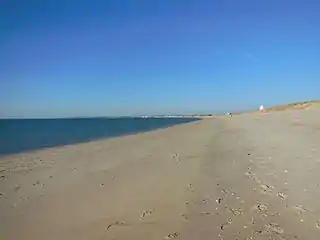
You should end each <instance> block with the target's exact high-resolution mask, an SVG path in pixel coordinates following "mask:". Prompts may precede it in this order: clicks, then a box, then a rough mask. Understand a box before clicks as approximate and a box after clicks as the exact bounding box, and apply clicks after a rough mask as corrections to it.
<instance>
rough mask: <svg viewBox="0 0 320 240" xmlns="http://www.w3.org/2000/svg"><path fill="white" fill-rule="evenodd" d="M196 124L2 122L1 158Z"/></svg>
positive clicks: (161, 120)
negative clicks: (48, 148)
mask: <svg viewBox="0 0 320 240" xmlns="http://www.w3.org/2000/svg"><path fill="white" fill-rule="evenodd" d="M196 120H197V119H194V118H74V119H0V155H8V154H14V153H21V152H25V151H30V150H36V149H40V148H45V147H55V146H62V145H67V144H74V143H81V142H88V141H92V140H97V139H103V138H110V137H116V136H123V135H128V134H133V133H138V132H145V131H150V130H154V129H158V128H165V127H169V126H172V125H175V124H181V123H187V122H191V121H196Z"/></svg>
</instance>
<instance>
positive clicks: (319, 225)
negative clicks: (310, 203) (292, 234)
mask: <svg viewBox="0 0 320 240" xmlns="http://www.w3.org/2000/svg"><path fill="white" fill-rule="evenodd" d="M316 226H317V228H319V229H320V219H319V220H318V221H317V222H316Z"/></svg>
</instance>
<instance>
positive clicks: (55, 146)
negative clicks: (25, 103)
mask: <svg viewBox="0 0 320 240" xmlns="http://www.w3.org/2000/svg"><path fill="white" fill-rule="evenodd" d="M79 119H80V118H79ZM88 119H89V120H91V119H92V120H94V119H100V118H88ZM138 119H140V118H138ZM141 119H142V118H141ZM161 119H165V118H161ZM172 119H176V118H172ZM185 119H189V120H190V121H188V122H178V123H173V124H171V125H165V126H159V127H156V128H154V129H145V130H136V131H130V132H127V133H121V134H118V135H110V136H105V137H96V138H93V139H83V140H79V139H75V140H74V142H71V143H61V144H58V143H55V144H53V145H52V146H40V147H33V148H30V149H25V150H19V151H18V150H17V151H15V152H8V153H0V161H1V158H2V157H5V156H12V155H16V154H24V153H32V152H35V151H41V150H45V149H51V148H57V147H65V146H69V145H77V144H85V143H90V142H94V141H103V140H107V139H113V138H119V137H125V136H130V135H136V134H140V133H146V132H152V131H156V130H160V129H166V128H170V127H174V126H177V125H181V124H187V123H189V122H195V121H199V120H202V119H200V118H185ZM7 120H8V119H7ZM9 120H25V119H9ZM28 120H39V121H41V120H44V119H28ZM45 120H60V119H45ZM63 120H76V119H73V118H66V119H63Z"/></svg>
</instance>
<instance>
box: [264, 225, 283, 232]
mask: <svg viewBox="0 0 320 240" xmlns="http://www.w3.org/2000/svg"><path fill="white" fill-rule="evenodd" d="M265 232H272V233H276V234H282V233H283V232H284V230H283V229H282V228H281V227H280V225H279V224H277V223H268V224H266V225H265Z"/></svg>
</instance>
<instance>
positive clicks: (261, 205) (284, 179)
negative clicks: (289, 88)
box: [0, 110, 320, 240]
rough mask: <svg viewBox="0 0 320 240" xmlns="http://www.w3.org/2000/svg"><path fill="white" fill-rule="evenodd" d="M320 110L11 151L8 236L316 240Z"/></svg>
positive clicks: (5, 180) (1, 219) (4, 178)
mask: <svg viewBox="0 0 320 240" xmlns="http://www.w3.org/2000/svg"><path fill="white" fill-rule="evenodd" d="M319 116H320V110H302V111H287V112H277V113H268V114H259V113H256V114H253V113H250V114H241V115H237V116H234V117H233V118H232V119H230V118H228V117H226V116H217V117H214V118H210V119H203V120H201V121H195V122H189V123H186V124H179V125H175V126H171V127H168V128H165V129H157V130H154V131H150V132H144V133H138V134H134V135H129V136H123V137H116V138H112V139H106V140H99V141H93V142H89V143H81V144H76V145H68V146H65V147H56V148H51V149H42V150H40V151H37V152H33V153H22V154H18V155H14V156H8V157H5V160H4V159H1V160H0V164H1V167H0V172H1V181H0V193H1V196H0V197H1V199H0V238H3V239H8V240H11V239H12V240H13V239H26V240H29V239H30V240H31V239H32V240H38V239H39V240H40V239H49V240H50V239H52V240H53V239H62V240H63V239H68V240H73V239H77V240H81V239H83V240H84V239H110V240H111V239H127V240H129V239H142V240H144V239H146V240H149V239H151V240H153V239H154V240H156V239H170V240H172V239H190V240H191V239H196V238H201V239H221V238H223V239H224V240H233V239H237V238H239V239H270V238H273V239H279V240H280V239H310V240H316V239H318V237H319V234H320V207H319V204H318V199H319V198H320V176H319V174H318V173H319V171H320V160H319V159H320V148H319V145H318V144H317V143H318V142H319V141H320V128H319V126H318V121H317V120H318V119H319ZM261 136H263V137H261Z"/></svg>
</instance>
